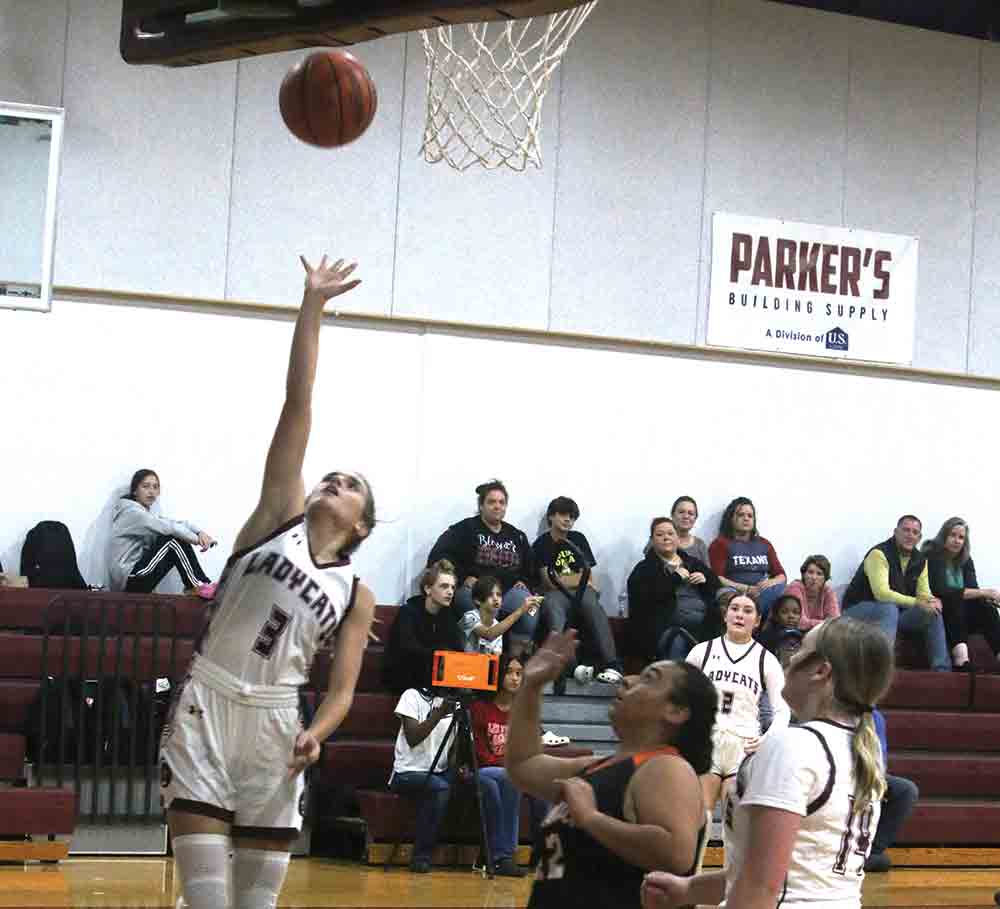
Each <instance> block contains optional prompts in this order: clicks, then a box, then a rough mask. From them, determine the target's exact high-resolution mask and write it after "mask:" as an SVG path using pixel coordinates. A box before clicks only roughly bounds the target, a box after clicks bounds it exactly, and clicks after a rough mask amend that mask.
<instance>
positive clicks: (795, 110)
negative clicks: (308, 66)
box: [0, 0, 1000, 609]
mask: <svg viewBox="0 0 1000 909" xmlns="http://www.w3.org/2000/svg"><path fill="white" fill-rule="evenodd" d="M120 8H121V7H120V3H119V2H116V0H100V2H97V0H72V2H68V3H67V2H65V0H63V2H56V0H32V2H26V0H0V99H3V100H8V101H20V102H26V103H35V104H47V105H61V106H64V107H65V108H66V111H67V117H66V132H65V140H64V152H63V154H64V158H63V169H62V181H61V185H60V194H61V195H60V211H59V229H58V239H57V248H56V266H55V283H56V284H58V285H63V286H73V287H88V288H94V289H96V290H126V291H132V292H136V293H139V294H150V295H154V294H163V295H174V296H179V297H204V298H213V299H223V298H229V299H233V300H250V301H259V302H265V303H287V304H289V305H292V304H294V303H295V302H296V301H297V297H298V294H299V288H300V278H299V272H298V268H299V266H298V264H297V260H296V256H297V254H298V253H299V252H306V253H307V254H314V255H318V254H319V253H320V252H321V251H322V250H324V249H325V250H329V251H330V252H333V253H335V254H336V255H341V254H343V255H348V256H351V257H354V258H357V259H358V260H359V261H360V263H361V265H360V269H359V272H360V274H361V276H362V277H363V278H364V284H363V285H362V287H361V288H359V290H358V291H356V292H354V293H353V294H352V295H351V296H350V297H349V298H347V299H345V300H344V301H343V305H344V306H345V308H349V309H351V310H355V311H362V312H369V313H378V314H386V315H389V314H392V315H401V316H416V317H426V318H432V319H457V320H462V321H467V322H473V323H484V324H492V325H512V326H520V327H527V328H540V329H546V328H551V329H553V330H560V331H570V332H585V333H591V334H598V335H611V336H625V337H637V338H642V339H652V340H661V341H671V342H680V343H695V342H702V341H703V340H704V330H705V328H704V326H705V320H706V315H707V313H706V305H707V297H708V277H709V264H710V263H709V259H708V256H709V249H710V226H711V212H712V211H715V210H723V211H732V212H738V213H743V214H752V215H760V216H764V217H784V218H789V219H794V220H799V221H811V222H818V223H825V224H844V225H847V226H852V227H860V228H867V229H872V230H879V231H889V232H896V233H903V234H912V235H916V236H919V238H920V275H919V288H918V305H917V337H916V355H915V363H914V365H915V366H917V367H920V368H926V369H938V370H947V371H951V372H955V373H960V374H961V373H966V372H968V373H971V374H980V375H996V374H997V373H1000V334H998V332H997V331H995V330H994V329H995V328H1000V309H998V307H997V305H996V295H997V290H998V283H1000V176H998V175H997V168H996V166H995V162H996V161H998V160H1000V154H998V153H1000V47H998V46H991V45H987V44H984V43H983V42H978V41H972V40H969V39H963V38H958V37H953V36H946V35H940V34H935V33H930V32H923V31H918V30H914V29H906V28H900V27H894V26H889V25H884V24H880V23H874V22H869V21H865V20H861V19H850V18H847V17H841V16H836V15H830V14H822V13H816V12H813V11H809V10H802V9H798V8H793V7H787V6H783V5H780V4H773V3H767V2H760V3H755V2H746V0H716V2H695V0H691V2H671V3H664V2H662V0H628V2H626V0H605V2H604V3H603V4H602V5H601V6H600V7H598V9H597V11H596V12H595V13H594V14H593V16H592V17H591V18H590V20H589V21H588V22H587V24H586V25H585V26H584V28H583V29H582V30H581V32H580V33H579V34H578V36H577V38H576V40H575V42H574V44H573V45H572V46H571V48H570V51H569V53H568V56H567V59H566V61H565V63H564V65H563V69H562V70H561V73H560V75H559V76H557V78H556V80H555V83H554V85H553V87H552V90H551V92H550V95H549V98H548V100H547V102H546V122H545V132H544V134H543V154H544V157H545V167H544V169H543V170H542V171H540V172H531V173H527V174H521V175H518V174H503V173H501V174H487V173H480V172H477V171H469V172H467V173H465V174H461V175H458V174H454V173H453V172H451V171H450V170H448V169H446V168H445V167H444V166H443V165H438V166H436V167H430V166H428V165H426V164H424V163H423V162H422V160H421V159H420V158H419V157H418V148H419V142H420V136H421V124H422V118H423V104H424V97H423V51H422V48H421V45H420V40H419V36H410V37H409V38H408V39H407V38H403V37H396V38H390V39H386V40H383V41H380V42H375V43H371V44H366V45H361V46H359V47H358V48H356V49H355V52H356V53H357V54H358V55H359V56H360V57H361V59H362V60H363V61H364V62H365V64H366V65H367V66H368V67H369V69H370V70H371V73H372V75H373V77H374V79H375V82H376V84H377V86H378V91H379V112H378V115H377V117H376V120H375V123H374V124H373V126H372V128H371V129H370V130H369V132H368V133H367V134H366V135H365V137H363V138H362V139H361V140H359V141H358V142H357V143H355V144H354V145H353V146H351V147H349V148H346V149H342V150H336V151H329V152H322V151H318V150H314V149H310V148H308V147H306V146H304V145H301V144H300V143H298V142H297V141H295V140H294V139H292V138H291V136H289V135H288V134H287V132H286V131H285V130H284V127H283V126H282V124H281V121H280V117H279V116H278V113H277V106H276V95H277V87H278V84H279V82H280V78H281V76H282V74H283V73H284V71H285V70H286V69H287V67H288V66H290V65H291V63H292V62H293V61H294V60H295V59H297V58H298V57H299V56H300V55H298V54H294V55H280V56H271V57H263V58H260V59H255V60H248V61H243V62H241V63H239V64H235V63H233V64H228V63H227V64H215V65H211V66H207V67H197V68H193V69H186V70H184V69H181V70H167V69H161V68H155V67H151V68H136V67H128V66H126V65H125V64H124V63H123V62H122V61H121V60H120V58H119V56H118V51H117V43H118V28H119V24H120V23H119V16H120ZM290 334H291V322H290V320H289V319H285V318H282V317H281V316H276V317H275V318H265V317H253V316H248V315H245V314H240V313H238V312H236V311H231V312H225V311H220V310H218V309H213V310H211V311H206V310H199V309H198V308H197V307H190V306H189V307H185V306H181V307H173V306H167V305H162V304H157V303H155V302H150V304H149V305H128V306H125V305H98V304H93V303H70V302H67V301H65V300H63V301H60V300H59V299H58V297H57V298H56V300H55V303H54V308H53V312H52V313H51V314H48V315H40V314H35V313H21V312H11V311H0V340H2V342H3V343H2V356H0V395H2V398H0V400H2V401H3V405H4V416H5V421H4V423H5V428H4V430H3V432H2V435H0V457H2V464H3V467H4V476H5V483H4V484H3V485H2V487H0V489H2V492H0V561H2V562H3V563H4V565H5V566H7V567H14V568H16V567H17V561H18V557H19V551H20V545H21V542H22V540H23V537H24V533H25V532H26V531H27V530H28V529H29V528H30V527H31V526H32V525H33V524H34V523H36V522H37V521H38V520H41V519H44V518H55V519H60V520H63V521H65V522H66V523H67V524H68V525H69V527H70V529H71V531H72V532H73V535H74V538H75V540H76V542H77V546H78V548H79V549H80V550H81V565H82V566H83V567H85V568H86V565H87V563H88V561H89V555H90V554H89V552H88V551H87V547H88V540H89V539H90V538H91V536H92V533H93V527H94V522H95V519H96V517H97V515H98V513H99V512H100V511H101V509H102V507H104V505H105V504H106V502H107V500H108V495H109V494H110V492H111V490H112V489H113V488H114V487H115V486H116V485H118V484H120V483H122V482H124V481H126V480H127V479H128V477H129V475H130V474H131V472H132V470H134V469H135V468H137V467H140V466H150V467H153V468H155V469H157V470H158V471H159V472H160V474H161V478H162V481H163V488H164V497H163V504H164V509H165V510H166V511H167V513H169V514H172V515H175V516H178V517H189V518H191V519H192V520H196V521H199V522H201V523H203V524H204V525H205V527H206V529H207V530H209V532H211V533H213V534H215V535H217V536H218V537H219V538H220V541H221V543H222V545H221V546H220V547H219V549H218V550H214V551H213V552H212V553H211V554H210V555H209V556H208V558H207V562H208V566H209V567H210V569H211V570H212V571H214V572H217V571H218V570H219V569H220V568H221V565H222V562H223V560H224V557H225V554H226V550H227V549H228V545H229V544H231V542H232V539H233V537H234V535H235V533H236V532H237V530H238V529H239V526H240V523H241V521H242V520H243V519H244V518H245V516H246V515H247V513H248V512H249V510H250V509H251V508H252V506H253V503H254V500H255V498H256V495H257V490H258V484H259V479H260V471H261V467H262V464H263V458H264V453H265V450H266V446H267V442H268V440H269V437H270V433H271V430H272V428H273V424H274V421H275V419H276V416H277V412H278V409H279V407H280V401H281V395H282V391H283V374H284V369H285V365H286V358H287V348H288V342H289V339H290ZM322 343H323V351H322V362H321V366H320V375H319V385H318V390H317V407H316V420H315V431H314V437H313V442H312V445H311V449H310V456H309V459H308V461H307V465H306V466H307V479H308V480H309V481H312V480H314V479H315V478H316V477H318V476H319V475H320V474H321V472H322V471H324V470H327V469H330V468H331V467H336V466H340V465H347V466H357V467H359V468H360V469H362V470H364V471H365V472H366V473H368V475H369V476H370V479H371V480H372V483H373V485H374V487H375V490H376V493H377V499H378V505H379V512H380V516H381V517H383V518H386V519H387V520H388V521H389V522H388V523H386V524H384V525H382V526H380V527H379V528H378V530H377V532H376V534H375V536H374V537H373V538H372V540H371V541H370V543H369V544H366V546H364V547H363V548H362V550H361V552H360V553H359V557H358V560H357V561H358V563H359V565H360V568H361V571H362V573H363V574H364V575H365V576H366V577H367V578H368V579H369V580H370V582H371V583H372V584H373V586H374V588H375V590H376V594H377V596H378V598H379V600H380V601H381V602H395V601H397V600H398V599H399V598H400V597H401V596H402V595H403V594H404V592H405V591H406V590H407V589H408V587H409V585H410V583H411V580H412V578H413V577H414V575H415V574H416V573H417V572H418V571H419V568H420V567H421V565H422V563H423V560H424V558H425V556H426V552H427V550H428V548H429V546H430V545H431V543H432V542H433V540H434V538H435V536H436V534H437V533H438V532H439V531H440V530H441V529H442V528H443V527H444V526H445V525H446V524H447V523H449V522H451V521H453V520H456V519H458V518H460V517H462V516H464V515H466V514H470V513H472V510H473V507H474V500H473V494H472V489H473V487H474V486H475V485H476V483H477V482H480V481H482V480H483V479H486V478H488V477H491V476H500V477H502V478H503V479H504V480H505V482H507V484H508V486H509V488H510V490H511V506H510V512H509V518H510V519H511V520H512V521H513V522H514V523H516V524H517V525H519V526H520V527H522V528H523V529H525V530H526V531H527V532H528V533H529V535H533V534H534V532H535V531H536V529H537V527H538V522H539V517H540V514H541V513H542V512H543V511H544V507H545V504H546V503H547V501H548V499H549V498H551V497H552V496H554V495H558V494H568V495H572V496H574V497H575V498H577V500H578V501H579V502H580V504H581V507H582V509H583V517H582V519H581V522H580V529H582V530H583V531H584V532H586V533H587V534H588V536H589V537H590V539H591V541H592V543H593V544H594V547H595V550H596V553H597V556H598V559H599V560H600V562H601V568H600V575H601V580H602V581H603V582H604V585H605V587H606V588H607V589H608V591H609V594H610V595H609V596H607V597H605V605H606V606H607V607H608V608H609V609H610V608H613V603H614V595H615V593H616V592H617V589H618V588H619V587H620V586H621V582H622V579H623V577H624V575H625V574H626V573H627V571H628V569H629V568H630V566H631V564H632V563H633V562H634V560H635V559H636V558H637V557H638V556H639V554H640V552H641V547H642V543H643V537H644V534H645V531H646V528H647V526H648V520H649V518H650V517H652V516H653V515H654V514H659V513H663V512H665V511H666V510H667V509H668V508H669V505H670V503H671V502H672V500H673V498H674V497H675V496H676V495H678V494H680V493H690V494H693V495H694V496H695V497H696V498H698V500H699V502H700V504H701V511H702V522H701V524H700V525H699V528H698V532H699V533H700V534H701V535H702V536H704V537H706V538H707V539H711V538H712V537H713V536H714V535H715V529H716V526H717V522H718V517H719V513H720V511H721V509H722V508H723V507H724V505H725V503H726V502H727V501H728V500H729V499H730V498H731V497H733V496H735V495H740V494H745V495H750V496H751V497H752V498H753V499H754V500H755V501H756V502H757V505H758V509H759V514H760V525H761V529H762V531H763V532H764V533H765V534H766V535H767V536H769V537H770V538H771V539H772V540H773V541H774V543H775V546H776V548H777V550H778V553H779V555H780V556H781V558H782V560H783V561H784V563H785V566H786V568H787V569H788V570H789V573H790V574H793V575H794V574H795V573H797V568H798V564H799V562H800V560H801V558H802V557H803V556H804V555H806V554H807V553H810V552H814V551H822V552H826V553H827V554H828V555H829V556H830V558H831V559H832V560H833V563H834V572H835V580H836V581H838V582H840V583H842V582H844V581H846V579H847V577H848V576H849V574H850V572H851V571H853V569H854V568H855V567H856V564H857V560H858V558H860V556H861V555H863V553H864V550H865V547H866V546H867V545H868V544H869V543H871V542H874V541H876V540H879V539H883V538H884V537H885V536H886V535H887V534H888V532H889V530H890V529H891V526H892V524H893V522H894V521H895V518H896V517H897V516H898V515H899V514H901V513H902V512H904V511H910V510H915V511H916V512H917V513H918V514H920V515H921V516H922V517H923V518H924V525H925V532H927V533H928V534H929V533H933V532H934V531H935V530H936V529H937V527H938V526H939V524H940V522H941V521H942V520H943V519H944V518H946V517H948V516H950V515H952V514H955V513H957V514H961V515H963V516H964V517H966V518H967V519H968V520H969V521H970V522H971V524H972V528H973V546H974V553H975V555H976V559H977V564H978V565H979V568H980V574H981V576H982V578H983V580H984V582H986V583H1000V529H997V528H996V526H995V522H993V520H992V512H993V510H994V508H993V503H992V501H991V491H992V487H993V483H992V482H991V481H992V475H991V472H990V471H989V470H988V468H987V464H988V459H989V461H992V460H993V459H992V458H991V455H992V449H993V447H994V445H995V444H996V442H997V440H998V436H1000V433H997V432H996V431H995V430H993V428H992V427H993V425H994V419H995V413H996V399H997V393H996V392H995V391H992V390H983V389H978V388H974V387H970V386H968V385H963V384H961V383H954V384H933V383H929V382H923V381H917V380H914V379H899V378H891V377H887V376H877V375H876V376H871V375H867V376H860V375H851V374H850V373H849V372H847V371H845V370H843V369H841V368H838V367H836V366H830V367H828V368H824V369H815V370H811V369H804V368H778V367H774V366H765V365H757V364H752V363H736V362H720V361H714V360H712V359H709V358H701V357H698V356H694V357H682V356H680V355H675V356H666V355H658V354H640V353H636V352H628V353H623V352H620V351H612V350H600V349H593V348H590V349H588V348H586V347H584V346H544V345H541V344H531V343H521V342H515V341H505V340H499V339H496V338H487V337H484V336H483V334H482V333H476V332H470V333H469V334H468V335H467V336H461V337H459V336H444V335H435V334H430V335H420V334H412V333H403V332H400V333H397V332H392V331H375V330H361V329H352V328H346V327H328V328H327V329H325V330H324V335H323V342H322ZM85 573H86V571H85ZM991 579H992V580H991Z"/></svg>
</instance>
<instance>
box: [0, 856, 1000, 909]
mask: <svg viewBox="0 0 1000 909" xmlns="http://www.w3.org/2000/svg"><path fill="white" fill-rule="evenodd" d="M175 886H176V885H175V880H174V874H173V861H172V860H171V859H163V858H153V859H135V858H111V859H69V860H66V861H63V862H61V863H59V864H58V865H37V864H35V865H6V866H3V867H0V907H29V906H30V907H60V909H61V907H69V906H74V907H75V906H88V907H125V906H129V907H170V909H173V906H174V904H175V901H176V898H177V894H176V891H175ZM530 886H531V885H530V881H529V880H528V879H525V880H523V881H519V880H510V879H502V878H498V879H496V880H493V881H486V880H483V879H482V878H481V877H479V876H478V875H476V874H474V873H473V872H472V871H471V870H467V869H466V870H463V869H447V870H440V871H435V872H433V873H431V874H427V875H413V874H410V873H409V872H408V871H407V870H406V869H405V868H394V869H392V870H390V871H389V872H388V873H385V872H383V871H382V868H381V866H377V867H371V866H366V865H359V864H358V863H357V862H351V861H346V860H337V859H318V858H310V859H294V860H293V861H292V866H291V868H290V870H289V874H288V880H287V882H286V884H285V889H284V892H283V893H282V898H281V900H280V902H279V906H283V907H288V906H295V907H302V909H305V907H326V906H338V907H347V906H354V907H389V906H393V907H395V906H413V907H428V909H429V907H456V909H457V907H470V909H471V907H484V909H486V907H490V909H492V907H503V909H518V907H523V906H525V905H526V903H527V899H528V890H529V889H530ZM998 887H1000V869H998V868H996V867H992V868H958V867H945V868H907V869H901V870H897V871H890V872H889V873H888V874H880V875H871V876H870V877H869V878H868V879H867V881H866V882H865V896H864V905H865V906H883V907H887V906H899V907H903V906H905V907H917V906H935V907H944V906H950V907H956V906H963V907H964V906H977V907H989V906H994V903H993V893H994V891H995V890H996V889H997V888H998Z"/></svg>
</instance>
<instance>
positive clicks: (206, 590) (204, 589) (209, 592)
mask: <svg viewBox="0 0 1000 909" xmlns="http://www.w3.org/2000/svg"><path fill="white" fill-rule="evenodd" d="M216 587H218V585H217V584H199V585H198V586H197V587H195V593H196V595H197V596H200V597H201V598H202V599H203V600H214V599H215V590H216Z"/></svg>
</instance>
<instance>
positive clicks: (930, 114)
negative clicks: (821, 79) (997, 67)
mask: <svg viewBox="0 0 1000 909" xmlns="http://www.w3.org/2000/svg"><path fill="white" fill-rule="evenodd" d="M850 32H851V75H850V93H851V96H850V105H849V115H848V138H847V161H846V171H847V192H846V202H845V214H844V219H845V223H846V224H848V225H850V226H854V227H864V228H868V229H871V230H879V231H888V232H890V233H900V234H909V235H912V236H916V237H919V239H920V274H919V278H918V286H917V328H916V345H915V351H914V365H916V366H921V367H925V368H928V369H946V370H953V371H958V372H963V371H964V370H965V361H966V339H967V327H968V308H969V274H970V264H971V256H972V232H973V206H974V195H975V176H974V175H975V166H976V112H977V108H978V99H979V49H980V46H981V42H979V41H974V40H972V39H970V38H958V37H954V36H950V35H942V34H936V33H933V32H928V31H922V30H920V29H914V28H900V27H899V26H893V25H887V24H884V23H879V22H870V21H868V20H865V19H854V20H851V26H850Z"/></svg>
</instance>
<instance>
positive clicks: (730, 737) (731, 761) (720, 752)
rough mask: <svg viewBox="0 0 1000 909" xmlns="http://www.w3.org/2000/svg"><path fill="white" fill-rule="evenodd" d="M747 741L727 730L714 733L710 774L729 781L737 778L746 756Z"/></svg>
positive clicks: (717, 730)
mask: <svg viewBox="0 0 1000 909" xmlns="http://www.w3.org/2000/svg"><path fill="white" fill-rule="evenodd" d="M746 741H747V740H746V739H745V738H743V736H741V735H737V734H736V733H735V732H729V731H728V730H726V729H716V730H715V731H714V732H713V733H712V769H711V770H710V771H709V772H710V773H714V774H715V775H716V776H720V777H722V779H724V780H725V779H728V778H729V777H731V776H736V771H737V770H739V769H740V764H742V763H743V758H745V757H746V756H747V755H746Z"/></svg>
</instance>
